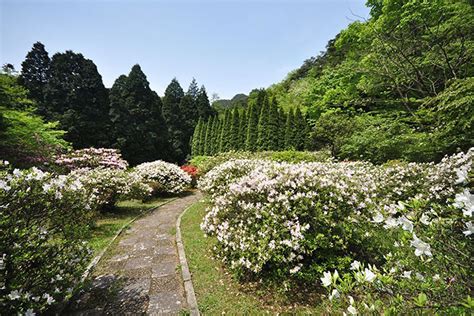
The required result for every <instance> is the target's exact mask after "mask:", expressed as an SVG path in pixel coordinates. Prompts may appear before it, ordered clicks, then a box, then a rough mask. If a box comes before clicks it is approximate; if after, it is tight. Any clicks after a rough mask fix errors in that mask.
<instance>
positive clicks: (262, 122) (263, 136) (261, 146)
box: [257, 97, 270, 151]
mask: <svg viewBox="0 0 474 316" xmlns="http://www.w3.org/2000/svg"><path fill="white" fill-rule="evenodd" d="M269 115H270V104H269V102H268V97H265V99H264V101H263V106H262V110H261V111H260V117H259V119H258V138H257V149H258V150H259V151H264V150H268V146H269V144H268V121H269Z"/></svg>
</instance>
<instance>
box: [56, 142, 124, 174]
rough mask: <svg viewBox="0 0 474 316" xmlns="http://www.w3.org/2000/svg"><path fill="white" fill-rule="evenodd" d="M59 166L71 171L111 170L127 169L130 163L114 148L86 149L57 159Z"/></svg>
mask: <svg viewBox="0 0 474 316" xmlns="http://www.w3.org/2000/svg"><path fill="white" fill-rule="evenodd" d="M55 163H56V164H57V165H60V166H63V167H66V168H68V169H70V170H76V169H80V168H97V167H104V168H111V169H127V167H128V163H127V161H126V160H124V159H123V158H122V155H121V154H120V153H119V152H118V150H117V149H112V148H93V147H91V148H85V149H79V150H75V151H72V152H69V153H67V154H63V155H59V156H57V157H56V160H55Z"/></svg>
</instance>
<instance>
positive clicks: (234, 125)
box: [229, 108, 240, 150]
mask: <svg viewBox="0 0 474 316" xmlns="http://www.w3.org/2000/svg"><path fill="white" fill-rule="evenodd" d="M239 124H240V113H239V109H237V108H234V110H233V111H232V122H231V125H230V146H229V147H230V150H238V147H239V137H240V133H239V127H240V126H239Z"/></svg>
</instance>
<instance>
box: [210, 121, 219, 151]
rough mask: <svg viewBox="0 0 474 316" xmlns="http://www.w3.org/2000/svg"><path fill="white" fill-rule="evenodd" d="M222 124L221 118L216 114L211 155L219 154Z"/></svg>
mask: <svg viewBox="0 0 474 316" xmlns="http://www.w3.org/2000/svg"><path fill="white" fill-rule="evenodd" d="M220 124H221V120H220V119H219V117H218V116H214V124H213V126H212V145H211V155H215V154H217V152H218V150H219V148H218V139H219V137H218V135H219V127H220Z"/></svg>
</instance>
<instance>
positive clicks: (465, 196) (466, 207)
mask: <svg viewBox="0 0 474 316" xmlns="http://www.w3.org/2000/svg"><path fill="white" fill-rule="evenodd" d="M454 206H455V207H457V208H460V209H462V210H463V215H464V216H466V217H471V216H472V213H473V212H474V195H473V194H471V193H470V192H469V189H464V191H463V192H462V193H458V194H456V197H455V199H454Z"/></svg>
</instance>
